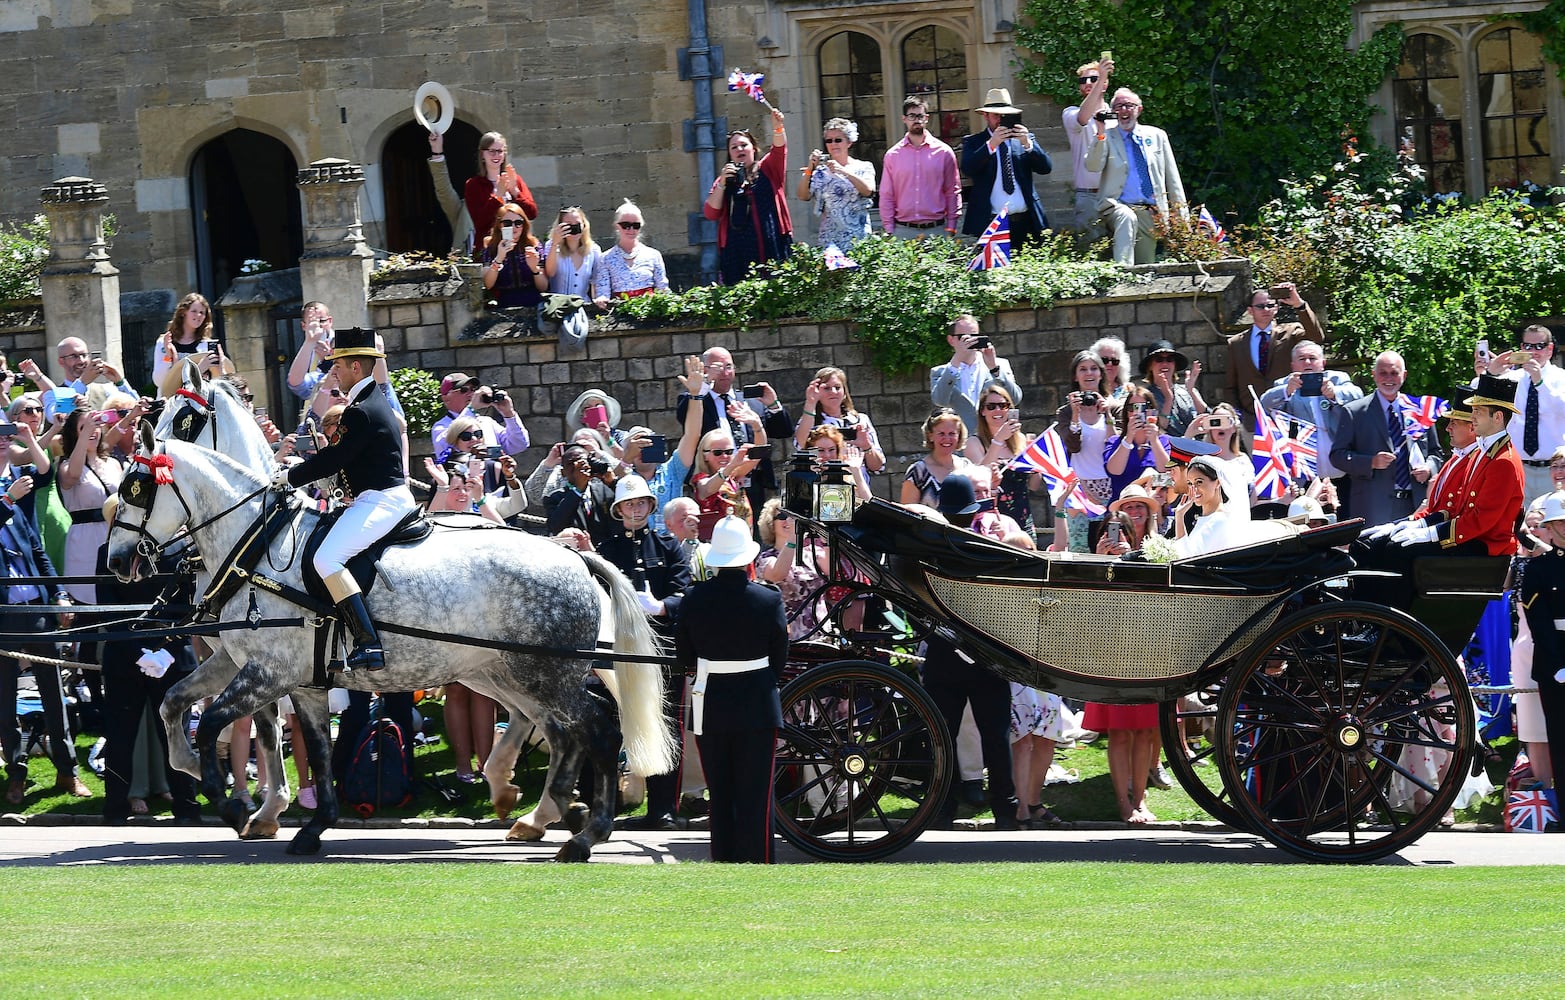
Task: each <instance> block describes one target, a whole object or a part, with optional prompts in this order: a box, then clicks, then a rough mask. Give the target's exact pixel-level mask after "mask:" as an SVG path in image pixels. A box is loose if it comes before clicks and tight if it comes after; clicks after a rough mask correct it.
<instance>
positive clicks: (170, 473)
mask: <svg viewBox="0 0 1565 1000" xmlns="http://www.w3.org/2000/svg"><path fill="white" fill-rule="evenodd" d="M136 464H137V465H141V466H145V467H146V469H147V471H148V472H150V473H151V474H152V481H153V482H154V483H157V484H158V485H159V486H167V485H168V484H169V483H172V482H173V481H174V460H173V459H172V458H169V457H168V456H167V455H137V456H136Z"/></svg>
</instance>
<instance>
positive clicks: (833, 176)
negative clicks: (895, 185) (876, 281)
mask: <svg viewBox="0 0 1565 1000" xmlns="http://www.w3.org/2000/svg"><path fill="white" fill-rule="evenodd" d="M822 132H823V138H824V140H825V145H826V151H825V152H822V151H820V150H818V149H817V150H815V151H814V152H812V153H810V162H809V163H807V164H805V165H804V166H803V167H801V168H799V169H800V175H801V176H800V177H799V185H798V189H797V190H795V191H794V195H795V196H796V197H798V199H799V200H800V201H814V202H815V214H816V215H818V216H820V220H821V225H820V235H819V237H818V238H817V240H816V242H817V243H818V244H819V245H820V246H823V247H828V246H836V248H837V249H838V250H841V251H843V252H844V253H847V252H848V248H849V247H851V246H852V245H853V244H854V243H855V242H856V241H858V240H861V239H863V238H864V237H866V236H868V235H869V207H870V200H871V199H872V198H873V197H874V196H875V165H874V164H873V163H870V162H868V161H866V160H855V159H853V158H852V157H851V156H849V155H848V147H849V146H851V145H853V143H854V142H856V141H858V137H859V127H858V125H857V124H855V123H854V122H851V121H849V120H848V119H846V118H833V119H831V120H830V121H828V122H827V123H826V127H825V128H824V129H823V130H822Z"/></svg>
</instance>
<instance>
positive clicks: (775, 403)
mask: <svg viewBox="0 0 1565 1000" xmlns="http://www.w3.org/2000/svg"><path fill="white" fill-rule="evenodd" d="M701 365H702V367H703V368H705V369H706V391H705V392H703V393H702V394H701V433H702V434H705V433H707V432H708V431H714V430H716V429H717V428H719V427H722V428H723V429H725V430H727V431H729V432H730V433H732V434H733V436H734V443H735V444H752V443H754V442H753V441H752V440H751V434H750V428H749V427H748V426H746V425H745V424H743V423H740V422H739V421H737V420H729V418H728V407H730V406H748V407H749V408H750V409H752V410H754V411H755V412H757V413H759V414H760V415H761V427H762V428H763V429H765V431H766V437H767V440H768V441H786V440H788V439H789V438H791V437H793V418H792V417H790V416H789V415H788V411H787V410H786V409H784V407H783V405H782V402H781V401H780V400H779V399H778V398H777V390H775V389H773V388H772V386H771V383H770V382H757V383H755V384H756V385H758V386H760V387H761V395H760V396H759V397H747V396H745V395H744V393H743V389H742V387H740V386H735V385H734V376H735V372H734V356H733V354H731V353H730V352H729V351H728V349H727V348H725V347H709V348H707V350H706V351H705V353H703V354H702V355H701ZM689 405H690V394H689V393H688V392H681V393H680V394H679V398H678V399H677V400H675V402H674V418H675V419H676V420H678V421H679V423H680V426H684V423H685V408H686V407H687V406H689ZM760 459H761V464H760V465H759V466H757V467H756V470H755V473H754V474H753V475H752V476H751V477H750V484H749V485H748V486H746V487H745V495H746V496H748V497H749V498H750V509H751V510H754V511H759V510H760V509H761V508H762V507H764V506H766V500H767V498H768V497H769V496H770V495H771V491H772V490H775V489H776V488H777V474H776V473H775V472H774V471H773V467H772V458H771V452H770V451H766V452H763V453H762V454H761V455H760ZM699 462H700V456H697V464H698V465H699Z"/></svg>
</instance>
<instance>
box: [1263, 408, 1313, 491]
mask: <svg viewBox="0 0 1565 1000" xmlns="http://www.w3.org/2000/svg"><path fill="white" fill-rule="evenodd" d="M1272 424H1273V425H1274V426H1275V427H1277V429H1278V430H1282V431H1286V432H1287V433H1286V434H1285V435H1284V437H1285V438H1287V442H1288V453H1289V455H1290V456H1292V464H1293V478H1295V479H1311V478H1313V477H1314V476H1315V473H1316V470H1317V468H1318V466H1319V461H1320V455H1319V448H1318V445H1317V442H1318V441H1319V440H1320V428H1319V427H1317V426H1315V423H1314V421H1311V420H1305V419H1304V418H1303V417H1298V416H1294V415H1293V414H1291V413H1285V412H1283V411H1282V410H1273V411H1272Z"/></svg>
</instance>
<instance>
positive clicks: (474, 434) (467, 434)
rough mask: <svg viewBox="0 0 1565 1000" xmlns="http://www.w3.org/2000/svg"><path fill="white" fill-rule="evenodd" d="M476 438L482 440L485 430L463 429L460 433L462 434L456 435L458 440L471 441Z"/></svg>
mask: <svg viewBox="0 0 1565 1000" xmlns="http://www.w3.org/2000/svg"><path fill="white" fill-rule="evenodd" d="M474 438H477V439H478V440H480V441H482V440H483V439H484V432H483V431H463V432H462V433H460V434H458V435H457V436H456V439H457V440H458V441H471V440H473V439H474Z"/></svg>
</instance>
